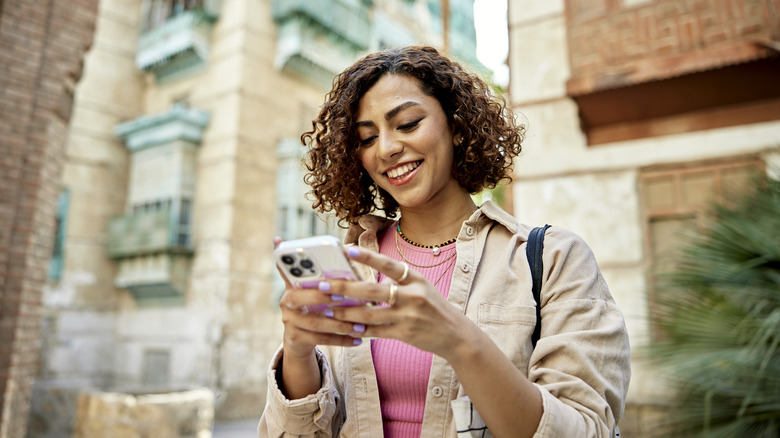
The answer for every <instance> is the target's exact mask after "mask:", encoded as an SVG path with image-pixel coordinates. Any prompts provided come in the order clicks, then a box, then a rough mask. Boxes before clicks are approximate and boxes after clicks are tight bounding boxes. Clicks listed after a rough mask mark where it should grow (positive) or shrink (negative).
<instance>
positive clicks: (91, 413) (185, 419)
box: [74, 389, 214, 438]
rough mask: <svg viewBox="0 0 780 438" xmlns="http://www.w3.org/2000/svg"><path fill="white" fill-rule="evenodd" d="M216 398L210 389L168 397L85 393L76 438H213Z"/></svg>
mask: <svg viewBox="0 0 780 438" xmlns="http://www.w3.org/2000/svg"><path fill="white" fill-rule="evenodd" d="M213 424H214V396H213V393H212V392H211V391H209V390H207V389H195V390H187V391H180V392H173V393H167V394H139V395H133V394H125V393H110V392H99V391H93V392H84V393H82V394H80V396H79V400H78V408H77V410H76V420H75V429H76V430H75V433H74V438H92V437H116V438H125V437H127V438H152V437H154V438H210V437H211V430H212V427H213Z"/></svg>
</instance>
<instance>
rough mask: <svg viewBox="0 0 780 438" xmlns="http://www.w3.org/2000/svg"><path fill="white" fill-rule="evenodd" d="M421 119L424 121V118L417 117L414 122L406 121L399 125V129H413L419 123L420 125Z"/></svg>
mask: <svg viewBox="0 0 780 438" xmlns="http://www.w3.org/2000/svg"><path fill="white" fill-rule="evenodd" d="M421 121H422V119H417V120H415V121H413V122H409V123H404V124H403V125H401V126H399V127H398V130H400V131H411V130H413V129H414V128H416V127H417V125H419V124H420V122H421Z"/></svg>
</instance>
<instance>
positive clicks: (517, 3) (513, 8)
mask: <svg viewBox="0 0 780 438" xmlns="http://www.w3.org/2000/svg"><path fill="white" fill-rule="evenodd" d="M509 3H510V5H509V8H508V10H509V25H510V26H518V25H522V24H523V23H524V22H529V21H536V20H540V19H545V18H549V17H550V16H552V15H561V14H563V13H564V9H565V6H564V0H546V1H542V2H540V1H538V0H512V1H510V2H509Z"/></svg>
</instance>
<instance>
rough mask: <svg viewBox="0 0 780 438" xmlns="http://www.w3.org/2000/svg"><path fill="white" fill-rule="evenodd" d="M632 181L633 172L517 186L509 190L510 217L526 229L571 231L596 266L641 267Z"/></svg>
mask: <svg viewBox="0 0 780 438" xmlns="http://www.w3.org/2000/svg"><path fill="white" fill-rule="evenodd" d="M635 181H636V173H635V172H632V171H624V172H594V173H584V174H578V175H571V176H559V177H551V178H545V179H542V180H529V181H521V182H518V183H516V184H515V185H514V187H513V188H512V190H513V193H514V201H515V202H514V205H515V214H516V215H517V216H518V217H519V218H520V220H521V221H523V222H526V223H529V224H534V225H540V224H542V223H549V224H553V225H556V226H560V227H563V228H568V229H571V230H573V231H575V232H576V233H577V234H579V235H581V236H582V237H583V238H584V239H585V240H586V241H587V242H588V243H589V244H590V246H591V248H592V249H593V252H594V253H595V254H596V257H597V259H598V260H599V262H600V263H607V264H621V265H622V264H631V263H640V262H641V260H642V258H643V252H642V230H641V227H640V224H641V220H640V216H639V212H640V210H639V199H638V194H637V192H636V187H635ZM607 233H608V235H607Z"/></svg>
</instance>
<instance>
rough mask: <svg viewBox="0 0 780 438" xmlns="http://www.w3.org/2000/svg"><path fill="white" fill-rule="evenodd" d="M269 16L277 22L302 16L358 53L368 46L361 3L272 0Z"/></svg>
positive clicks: (364, 15) (367, 28)
mask: <svg viewBox="0 0 780 438" xmlns="http://www.w3.org/2000/svg"><path fill="white" fill-rule="evenodd" d="M272 14H273V18H274V21H276V22H277V23H282V22H284V21H286V20H288V19H290V18H294V17H296V16H297V17H300V16H303V17H306V18H307V19H309V20H310V21H313V22H315V23H318V24H319V25H321V26H323V27H325V28H326V29H328V30H329V31H331V32H332V33H333V34H335V35H338V36H339V37H341V38H343V39H345V40H347V41H348V42H350V43H351V44H353V45H354V46H355V47H356V48H357V49H359V50H365V49H366V48H367V47H368V40H369V32H370V24H369V19H368V9H367V8H366V7H365V6H364V5H363V4H362V3H355V4H348V3H346V2H343V1H340V0H317V1H312V0H274V2H273V10H272Z"/></svg>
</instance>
